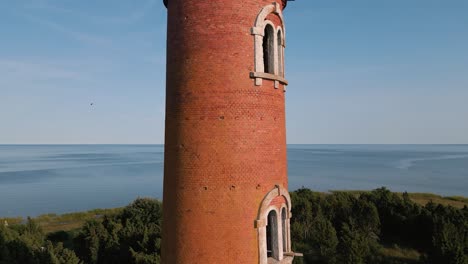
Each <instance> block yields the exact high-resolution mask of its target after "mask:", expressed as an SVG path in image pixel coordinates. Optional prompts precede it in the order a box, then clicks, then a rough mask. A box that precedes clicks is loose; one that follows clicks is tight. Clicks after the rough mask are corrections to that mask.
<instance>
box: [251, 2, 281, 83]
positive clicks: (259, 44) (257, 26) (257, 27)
mask: <svg viewBox="0 0 468 264" xmlns="http://www.w3.org/2000/svg"><path fill="white" fill-rule="evenodd" d="M271 13H274V14H276V15H278V17H279V18H280V21H281V26H280V28H281V37H282V40H281V43H280V44H278V40H277V35H276V34H277V32H278V28H276V27H275V26H274V25H273V23H272V22H271V21H269V20H265V19H266V17H267V16H268V15H269V14H271ZM268 24H270V25H272V26H273V29H274V33H275V35H274V36H273V39H274V48H273V56H274V65H275V67H274V73H275V75H280V72H281V75H283V76H284V67H283V66H282V67H283V69H282V70H281V71H280V69H279V68H278V65H279V62H278V57H279V56H278V48H277V47H278V45H281V46H283V49H284V43H285V39H286V28H285V25H284V17H283V13H282V11H281V5H280V4H279V3H277V2H274V3H272V4H270V5H267V6H265V7H263V8H262V10H261V11H260V13H259V14H258V15H257V18H256V19H255V23H254V26H253V27H252V28H251V29H250V33H251V34H252V35H253V36H254V46H255V48H254V53H255V58H254V63H255V67H254V69H255V72H258V73H264V72H265V66H264V65H263V37H264V31H265V27H266V25H268ZM283 49H282V54H281V58H282V60H284V56H283V54H284V51H283ZM281 65H284V61H282V62H281ZM283 76H281V77H283ZM262 80H263V78H262V77H255V85H256V86H260V85H262ZM283 84H284V85H287V82H284V83H283ZM275 88H279V82H278V81H276V80H275Z"/></svg>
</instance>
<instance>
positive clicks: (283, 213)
mask: <svg viewBox="0 0 468 264" xmlns="http://www.w3.org/2000/svg"><path fill="white" fill-rule="evenodd" d="M281 232H282V235H283V252H287V251H288V250H287V249H288V246H287V243H288V242H287V241H288V239H287V230H286V208H283V210H281Z"/></svg>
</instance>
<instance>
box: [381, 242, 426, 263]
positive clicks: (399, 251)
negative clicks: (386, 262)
mask: <svg viewBox="0 0 468 264" xmlns="http://www.w3.org/2000/svg"><path fill="white" fill-rule="evenodd" d="M380 253H381V254H382V255H383V256H385V257H386V258H387V259H394V260H400V261H404V263H416V262H418V260H419V257H420V256H421V253H419V252H418V251H416V250H414V249H412V248H401V247H399V246H398V245H392V246H384V247H382V249H381V250H380Z"/></svg>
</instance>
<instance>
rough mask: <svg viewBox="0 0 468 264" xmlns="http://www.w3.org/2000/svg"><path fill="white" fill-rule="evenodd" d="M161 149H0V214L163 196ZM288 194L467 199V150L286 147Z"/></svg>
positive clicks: (102, 205)
mask: <svg viewBox="0 0 468 264" xmlns="http://www.w3.org/2000/svg"><path fill="white" fill-rule="evenodd" d="M163 152H164V146H163V145H0V217H17V216H21V217H25V216H37V215H41V214H46V213H56V214H62V213H67V212H76V211H84V210H90V209H95V208H113V207H120V206H124V205H127V204H129V203H131V202H132V201H133V200H135V199H136V198H138V197H153V198H158V199H161V198H162V184H163V156H164V155H163ZM288 175H289V189H290V190H296V189H298V188H302V187H305V188H310V189H312V190H315V191H322V192H327V191H331V190H372V189H375V188H379V187H382V186H385V187H387V188H388V189H390V190H392V191H398V192H403V191H407V192H429V193H435V194H440V195H443V196H468V145H288Z"/></svg>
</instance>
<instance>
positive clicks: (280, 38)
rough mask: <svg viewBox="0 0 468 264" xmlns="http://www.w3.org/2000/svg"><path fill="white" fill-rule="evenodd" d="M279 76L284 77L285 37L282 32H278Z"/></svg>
mask: <svg viewBox="0 0 468 264" xmlns="http://www.w3.org/2000/svg"><path fill="white" fill-rule="evenodd" d="M277 43H278V75H279V76H284V74H283V37H282V35H281V30H278V41H277Z"/></svg>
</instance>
